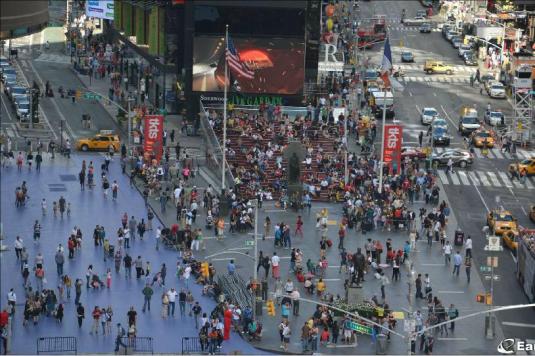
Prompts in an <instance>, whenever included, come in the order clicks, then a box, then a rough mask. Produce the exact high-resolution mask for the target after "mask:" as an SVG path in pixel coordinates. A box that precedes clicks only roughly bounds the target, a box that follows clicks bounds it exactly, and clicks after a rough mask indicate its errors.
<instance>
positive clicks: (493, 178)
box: [487, 172, 502, 187]
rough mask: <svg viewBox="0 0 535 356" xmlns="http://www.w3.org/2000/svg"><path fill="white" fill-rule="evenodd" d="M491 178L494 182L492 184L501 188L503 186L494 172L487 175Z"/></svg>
mask: <svg viewBox="0 0 535 356" xmlns="http://www.w3.org/2000/svg"><path fill="white" fill-rule="evenodd" d="M487 174H488V175H489V177H490V180H491V181H492V184H494V186H496V187H501V186H502V184H501V183H500V180H499V179H498V177H496V174H495V173H494V172H488V173H487Z"/></svg>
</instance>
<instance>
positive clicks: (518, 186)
mask: <svg viewBox="0 0 535 356" xmlns="http://www.w3.org/2000/svg"><path fill="white" fill-rule="evenodd" d="M512 181H513V184H514V185H515V187H517V188H524V186H523V185H522V183H520V182H519V181H518V179H517V180H514V179H512Z"/></svg>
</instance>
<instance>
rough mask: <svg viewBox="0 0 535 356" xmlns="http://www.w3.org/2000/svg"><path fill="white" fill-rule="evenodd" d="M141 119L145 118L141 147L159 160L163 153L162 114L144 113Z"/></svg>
mask: <svg viewBox="0 0 535 356" xmlns="http://www.w3.org/2000/svg"><path fill="white" fill-rule="evenodd" d="M143 119H144V120H145V121H144V130H143V135H144V136H145V144H144V146H143V149H144V151H145V152H146V153H148V154H149V155H154V156H155V157H156V160H158V161H159V160H160V159H161V158H162V155H163V115H145V116H144V118H143Z"/></svg>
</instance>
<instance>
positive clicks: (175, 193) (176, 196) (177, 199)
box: [173, 187, 182, 206]
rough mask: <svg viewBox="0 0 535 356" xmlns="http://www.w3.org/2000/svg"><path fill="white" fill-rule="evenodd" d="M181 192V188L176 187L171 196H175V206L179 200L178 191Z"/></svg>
mask: <svg viewBox="0 0 535 356" xmlns="http://www.w3.org/2000/svg"><path fill="white" fill-rule="evenodd" d="M181 192H182V188H180V187H176V189H175V191H174V192H173V196H174V198H175V201H174V203H175V206H176V205H177V204H178V202H179V201H180V193H181Z"/></svg>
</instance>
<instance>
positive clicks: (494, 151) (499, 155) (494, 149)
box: [490, 148, 504, 159]
mask: <svg viewBox="0 0 535 356" xmlns="http://www.w3.org/2000/svg"><path fill="white" fill-rule="evenodd" d="M490 151H491V152H492V153H493V154H494V155H495V156H496V158H498V159H503V158H504V157H503V155H502V152H501V150H500V149H499V148H493V149H492V150H490Z"/></svg>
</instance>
